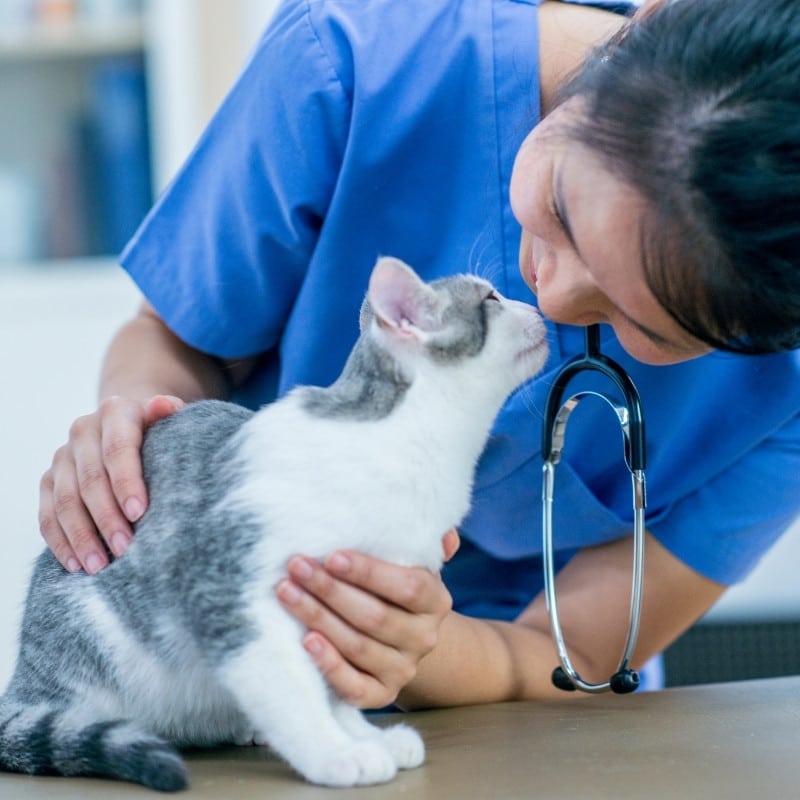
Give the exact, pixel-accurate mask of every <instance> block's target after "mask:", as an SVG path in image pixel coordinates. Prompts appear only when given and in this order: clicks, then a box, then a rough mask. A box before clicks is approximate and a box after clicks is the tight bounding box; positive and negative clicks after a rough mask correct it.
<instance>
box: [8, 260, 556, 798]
mask: <svg viewBox="0 0 800 800" xmlns="http://www.w3.org/2000/svg"><path fill="white" fill-rule="evenodd" d="M359 324H360V329H361V334H360V336H359V339H358V341H357V343H356V345H355V347H354V349H353V351H352V352H351V354H350V356H349V358H348V360H347V363H346V365H345V367H344V370H343V372H342V374H341V376H340V377H339V378H338V379H337V380H336V381H335V382H334V383H333V384H332V385H331V386H330V387H328V388H319V387H311V386H303V387H298V388H296V389H294V390H293V391H291V392H289V393H288V394H287V395H286V396H285V397H284V398H282V399H280V400H278V401H276V402H274V403H272V404H269V405H266V406H264V407H263V408H261V409H260V410H258V411H256V412H252V411H250V410H247V409H245V408H243V407H240V406H237V405H234V404H232V403H226V402H222V401H213V400H207V401H199V402H196V403H192V404H189V405H187V406H186V407H185V408H184V409H183V410H181V411H179V412H177V413H175V414H174V415H172V416H170V417H168V418H166V419H164V420H161V421H160V422H158V423H156V424H155V425H154V426H152V428H150V429H149V431H148V432H147V434H146V437H145V443H144V446H143V451H142V458H143V464H144V471H145V478H146V481H147V484H148V487H149V492H150V505H149V508H148V510H147V512H146V514H145V515H144V517H143V518H142V519H141V521H140V522H139V523H138V524H137V527H136V535H135V537H134V540H133V542H132V543H131V545H130V547H129V549H128V550H127V552H126V553H125V555H124V556H122V557H121V558H118V559H116V560H115V561H113V562H112V563H111V564H110V565H109V566H108V567H107V568H106V569H104V570H103V571H101V572H100V573H98V574H96V575H94V576H89V575H87V574H85V573H75V574H70V573H67V572H66V571H65V570H64V569H62V567H61V566H60V565H59V564H58V562H57V561H56V560H55V558H54V557H53V555H52V554H51V552H50V551H49V550H48V551H45V552H44V553H42V555H41V556H40V557H39V559H38V561H37V562H36V565H35V567H34V573H33V577H32V580H31V585H30V589H29V592H28V598H27V602H26V608H25V611H24V616H23V621H22V626H21V633H20V649H19V655H18V658H17V664H16V669H15V672H14V674H13V676H12V678H11V681H10V683H9V686H8V688H7V690H6V693H5V695H4V696H3V697H2V698H1V699H0V768H2V769H4V770H6V771H14V772H24V773H33V774H40V775H41V774H48V775H53V774H55V775H93V776H106V777H113V778H117V779H121V780H127V781H133V782H137V783H141V784H144V785H145V786H147V787H150V788H152V789H157V790H162V791H174V790H178V789H182V788H184V787H186V786H187V785H188V778H187V771H186V767H185V764H184V763H183V760H182V759H181V756H180V754H179V748H181V747H190V746H212V745H217V744H221V743H228V742H239V743H245V742H248V741H252V740H255V741H258V742H266V743H268V744H269V746H270V747H271V748H272V749H273V750H274V751H275V752H276V753H277V754H278V755H279V756H280V757H282V758H283V759H284V760H285V761H287V762H288V763H289V765H290V766H291V767H293V768H294V770H296V771H297V772H298V773H299V774H300V775H301V776H303V777H304V778H305V779H306V780H308V781H310V782H313V783H318V784H323V785H328V786H352V785H356V784H371V783H378V782H383V781H387V780H390V779H391V778H392V777H393V776H394V775H395V774H396V772H397V770H398V769H404V768H411V767H415V766H418V765H420V764H421V763H422V762H423V761H424V755H425V750H424V744H423V741H422V738H421V737H420V735H419V734H418V732H417V731H416V730H414V729H413V728H412V727H410V726H408V725H405V724H402V723H400V724H396V725H393V726H391V727H385V728H382V727H378V726H376V725H374V724H372V723H370V722H368V721H367V719H366V718H365V717H364V715H363V714H362V713H361V712H360V711H359V710H358V709H356V708H355V707H353V706H351V705H349V704H347V703H345V702H344V701H342V700H341V699H339V698H338V697H336V696H335V695H334V693H333V692H332V691H331V690H330V689H329V688H328V687H327V685H326V683H325V681H324V679H323V677H322V676H321V674H320V672H319V671H318V669H317V667H316V666H315V665H314V663H313V662H312V660H311V659H310V657H309V656H308V654H307V653H306V652H305V650H304V649H303V647H302V644H301V639H302V636H303V629H302V627H301V626H300V624H299V623H298V622H297V621H296V620H294V619H293V618H292V617H291V616H290V615H289V614H288V613H287V612H286V611H285V610H284V609H283V608H282V607H281V606H280V605H279V603H278V601H277V598H276V595H275V586H276V584H277V583H278V582H279V581H280V579H281V578H282V577H284V575H285V570H286V563H287V560H288V559H289V558H290V557H291V556H292V555H293V554H296V553H303V554H306V555H308V556H310V557H314V558H320V559H322V558H324V557H325V556H326V554H328V553H330V552H332V551H333V550H335V549H339V548H350V549H356V550H360V551H363V552H365V553H369V554H372V555H373V556H376V557H379V558H381V559H385V560H389V561H393V562H397V563H398V564H402V565H417V566H422V567H426V568H428V569H430V570H438V569H439V568H440V567H441V564H442V558H443V554H442V541H441V540H442V536H443V534H444V533H445V531H447V530H449V529H450V528H452V527H454V526H456V525H457V524H458V523H459V522H460V521H461V520H462V518H463V517H464V516H465V514H466V512H467V511H468V509H469V504H470V494H471V488H472V481H473V475H474V469H475V464H476V462H477V459H478V457H479V455H480V452H481V450H482V449H483V447H484V445H485V443H486V440H487V438H488V435H489V431H490V428H491V425H492V422H493V420H494V418H495V416H496V414H497V412H498V411H499V409H500V407H501V405H502V404H503V402H504V400H505V399H506V397H507V396H508V395H509V394H510V393H511V392H512V391H513V390H515V389H516V388H517V387H518V386H520V385H521V384H522V383H524V382H525V381H526V380H527V379H529V378H530V377H532V376H533V375H534V374H535V373H536V372H538V371H539V370H540V369H541V367H542V366H543V364H544V361H545V358H546V354H547V345H546V342H545V331H544V325H543V323H542V320H541V317H540V316H539V315H538V313H537V311H536V310H535V309H534V308H533V307H532V306H530V305H527V304H525V303H521V302H518V301H513V300H509V299H506V298H504V297H502V296H501V295H500V294H498V293H497V291H496V290H495V289H494V288H493V287H492V286H491V284H489V283H488V282H486V281H484V280H482V279H480V278H477V277H474V276H470V275H457V276H454V277H448V278H442V279H439V280H437V281H434V282H432V283H425V282H423V281H422V280H421V279H420V278H419V277H418V276H417V274H416V273H415V272H414V271H413V270H412V269H411V268H410V267H409V266H407V265H406V264H404V263H403V262H402V261H399V260H397V259H393V258H388V257H384V258H380V259H378V261H377V263H376V265H375V267H374V269H373V271H372V274H371V277H370V280H369V288H368V291H367V296H366V298H365V301H364V303H363V305H362V310H361V315H360V320H359Z"/></svg>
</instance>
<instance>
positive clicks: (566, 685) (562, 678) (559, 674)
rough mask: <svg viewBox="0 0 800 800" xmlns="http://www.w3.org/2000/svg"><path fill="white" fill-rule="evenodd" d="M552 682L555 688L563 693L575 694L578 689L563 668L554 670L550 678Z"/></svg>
mask: <svg viewBox="0 0 800 800" xmlns="http://www.w3.org/2000/svg"><path fill="white" fill-rule="evenodd" d="M550 680H551V681H553V686H555V687H556V689H561V691H562V692H574V691H575V689H576V688H577V687H576V686H575V684H574V683H573V682H572V681H571V680H570V679H569V676H568V675H567V673H566V672H564V668H563V667H556V668H555V669H554V670H553V674H552V675H551V676H550Z"/></svg>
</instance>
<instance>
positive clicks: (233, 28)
mask: <svg viewBox="0 0 800 800" xmlns="http://www.w3.org/2000/svg"><path fill="white" fill-rule="evenodd" d="M276 5H277V0H161V2H158V1H157V0H0V109H2V112H0V113H1V114H2V116H1V117H0V119H2V123H1V124H0V375H1V376H2V382H0V387H1V390H0V541H2V547H3V555H2V558H0V687H2V686H4V685H5V683H6V681H7V680H8V678H9V677H10V674H11V671H12V668H13V663H14V657H15V651H16V643H15V639H16V630H17V625H18V621H19V614H20V610H21V605H22V602H23V600H24V592H25V586H26V584H27V580H28V575H29V571H30V565H31V562H32V560H33V558H34V557H35V556H36V554H37V553H38V552H39V550H40V549H41V546H42V544H41V539H40V537H39V534H38V530H37V528H38V524H37V519H36V515H37V506H38V482H39V478H40V476H41V474H42V472H43V471H44V470H45V469H46V468H47V466H48V465H49V463H50V460H51V458H52V454H53V452H54V451H55V449H56V448H57V447H58V446H59V445H60V444H62V442H63V441H64V440H65V438H66V436H67V432H68V428H69V425H70V423H71V422H72V421H73V420H74V419H75V418H76V417H78V416H79V415H81V414H85V413H88V412H90V411H92V410H93V409H94V408H95V405H96V401H95V391H96V382H97V374H98V369H99V363H100V359H101V358H102V354H103V351H104V348H105V346H106V343H107V342H108V340H109V338H110V336H111V334H112V332H113V331H114V330H115V329H116V328H117V327H118V325H119V324H120V322H121V320H123V319H124V318H125V317H126V316H128V315H130V313H131V312H132V311H133V310H134V308H135V306H136V302H137V294H136V291H135V290H134V288H133V286H132V284H131V283H130V282H129V280H128V279H127V277H126V276H125V275H124V274H123V273H122V271H121V270H120V269H119V268H117V267H116V266H115V257H116V255H117V254H118V253H119V252H120V250H121V249H122V247H123V245H124V244H125V242H126V241H127V239H128V237H129V236H130V235H131V234H132V233H133V231H134V230H135V228H136V226H137V225H138V223H139V222H140V220H141V219H142V217H143V216H144V214H145V213H146V211H147V210H148V208H149V207H150V205H151V203H152V201H153V199H154V197H155V196H156V195H157V194H158V192H159V191H160V190H161V189H162V188H163V187H164V186H165V184H166V183H167V182H168V181H169V179H170V178H171V176H172V175H173V174H174V172H175V170H176V169H177V167H178V166H179V165H180V163H181V162H182V160H183V159H184V158H185V156H186V155H187V153H188V152H189V150H190V149H191V148H192V146H193V144H194V142H195V141H196V139H197V137H198V135H199V133H200V132H201V130H202V128H203V126H204V124H205V123H206V121H207V120H208V118H209V117H210V115H211V114H212V113H213V111H214V109H215V108H216V106H217V104H218V103H219V102H220V100H221V99H222V97H223V95H224V93H225V91H226V89H227V88H228V86H229V85H230V83H231V82H232V80H233V79H234V77H235V76H236V74H237V72H238V70H239V69H240V68H241V66H242V64H243V62H244V60H245V59H246V57H247V54H248V52H249V51H250V50H251V48H252V47H253V45H254V44H255V41H256V39H257V38H258V36H259V34H260V32H261V31H262V30H263V27H264V25H265V24H266V22H267V21H268V19H269V17H270V16H271V14H272V13H273V12H274V8H275V6H276ZM532 513H533V511H532ZM799 555H800V529H798V530H795V531H793V532H792V534H791V535H789V536H787V537H785V539H784V540H783V541H782V542H781V544H780V545H779V546H778V547H777V548H776V549H775V550H773V552H772V553H770V554H769V556H768V557H767V558H766V559H765V560H764V562H763V563H762V565H761V566H760V567H759V569H758V570H757V572H756V573H755V574H754V575H753V576H752V578H751V579H750V580H749V581H748V582H747V583H746V584H744V585H742V586H740V587H737V588H736V589H734V590H733V591H731V592H730V593H729V594H728V596H726V598H725V599H724V600H723V602H722V603H721V604H720V605H719V606H718V608H717V609H715V610H714V611H713V612H712V614H710V615H709V617H708V618H707V619H706V620H704V621H703V623H704V624H702V625H699V626H696V628H695V629H694V630H693V631H691V632H690V634H689V635H688V636H687V637H684V639H683V640H682V641H681V642H680V643H679V644H678V646H676V647H675V648H673V649H672V650H671V652H670V653H668V658H667V666H668V679H669V680H670V681H671V682H672V683H683V682H696V681H703V680H715V679H727V678H735V677H754V676H756V675H761V674H786V673H788V672H799V671H800V657H798V652H799V651H798V648H797V644H796V643H797V642H798V641H800V636H798V622H797V620H800V582H798V581H797V579H796V577H795V569H796V566H795V565H797V564H800V558H798V556H799ZM670 673H671V675H670Z"/></svg>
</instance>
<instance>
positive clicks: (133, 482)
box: [39, 395, 184, 574]
mask: <svg viewBox="0 0 800 800" xmlns="http://www.w3.org/2000/svg"><path fill="white" fill-rule="evenodd" d="M183 405H184V403H183V401H182V400H180V399H179V398H177V397H172V396H170V395H157V396H156V397H153V398H151V399H150V400H149V401H147V402H146V403H139V402H136V401H134V400H129V399H127V398H124V397H109V398H108V399H106V400H104V401H103V402H102V403H101V404H100V407H99V409H98V410H97V411H95V412H94V413H93V414H88V415H86V416H84V417H80V418H78V419H77V420H75V422H74V423H73V424H72V427H71V428H70V433H69V440H68V441H67V443H66V444H65V445H63V446H62V447H60V448H59V449H58V450H57V451H56V453H55V456H54V457H53V463H52V464H51V466H50V468H49V469H48V470H47V472H45V473H44V475H43V476H42V479H41V482H40V484H39V529H40V530H41V533H42V536H43V537H44V540H45V541H46V542H47V544H48V546H49V547H50V549H51V550H52V551H53V553H54V554H55V556H56V558H57V559H58V560H59V561H60V562H61V564H62V565H63V566H64V567H65V568H66V569H68V570H70V571H71V572H77V571H78V570H79V569H81V568H83V569H85V570H86V571H87V572H89V573H92V574H93V573H95V572H98V571H99V570H101V569H102V568H103V567H104V566H106V565H107V564H108V558H109V557H108V552H109V551H110V552H111V553H112V554H113V555H115V556H120V555H122V553H123V552H124V551H125V549H126V548H127V546H128V544H129V543H130V541H131V539H132V537H133V528H132V525H131V523H133V522H136V521H137V520H138V519H139V518H140V517H141V516H142V514H144V511H145V508H146V507H147V492H146V489H145V485H144V480H143V478H142V459H141V447H142V440H143V438H144V432H145V430H146V429H147V428H148V427H149V426H150V425H152V424H153V423H154V422H156V421H157V420H159V419H161V418H163V417H166V416H169V415H170V414H172V413H173V412H175V411H177V410H178V409H180V408H181V407H183Z"/></svg>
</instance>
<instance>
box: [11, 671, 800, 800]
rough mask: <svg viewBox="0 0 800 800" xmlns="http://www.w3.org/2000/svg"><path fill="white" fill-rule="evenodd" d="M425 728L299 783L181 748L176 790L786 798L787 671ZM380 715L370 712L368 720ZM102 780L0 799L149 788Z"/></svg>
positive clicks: (472, 712)
mask: <svg viewBox="0 0 800 800" xmlns="http://www.w3.org/2000/svg"><path fill="white" fill-rule="evenodd" d="M404 716H405V719H406V720H407V721H408V722H410V723H412V724H413V725H415V726H416V727H417V728H418V730H420V731H421V733H422V734H423V736H424V737H425V741H426V744H427V751H428V755H427V761H426V763H425V765H424V766H422V767H420V768H419V769H415V770H410V771H407V772H402V773H400V775H399V776H398V777H397V778H396V779H395V780H394V781H392V782H390V783H388V784H384V785H382V786H375V787H365V788H359V789H347V790H344V789H326V788H320V787H316V786H311V785H308V784H305V783H303V782H302V781H301V780H300V779H299V778H297V777H296V776H295V775H294V774H293V773H292V772H291V771H290V770H289V769H288V768H287V767H286V766H285V765H284V764H282V763H281V762H279V761H278V760H277V759H275V758H274V757H273V756H271V755H270V753H269V751H267V750H264V749H262V748H224V749H220V750H213V751H208V752H201V753H192V754H190V755H188V756H187V762H188V764H189V770H190V775H191V788H190V789H189V790H188V791H187V792H185V793H183V794H182V795H178V796H181V797H186V798H187V800H195V799H196V798H197V799H199V798H214V800H229V799H230V800H234V799H239V798H241V800H250V798H253V799H254V798H259V799H262V798H270V799H271V800H272V799H273V798H277V799H278V800H284V799H285V800H320V799H321V798H332V797H341V796H346V797H357V798H358V800H384V799H386V798H414V800H418V799H422V798H428V797H430V798H432V799H433V798H436V800H450V798H452V800H495V799H500V798H503V799H508V800H510V799H511V798H520V799H522V798H525V800H531V799H533V798H536V800H538V799H539V798H542V799H544V798H568V800H580V798H587V799H589V798H590V799H591V800H603V798H614V800H623V799H624V798H631V800H633V798H635V799H636V800H643V799H644V798H646V799H647V800H652V799H654V798H681V800H683V799H684V798H702V800H716V798H720V800H721V799H722V798H725V800H731V799H735V798H756V799H757V800H783V798H795V797H800V677H792V678H773V679H769V680H759V681H746V682H741V683H727V684H716V685H707V686H697V687H685V688H677V689H667V690H665V691H662V692H653V693H643V694H634V695H628V696H625V697H617V696H614V695H602V696H594V697H581V698H570V699H567V700H565V701H562V702H550V703H508V704H500V705H488V706H473V707H468V708H456V709H447V710H441V711H424V712H416V713H413V714H408V715H404ZM379 719H382V718H379ZM155 794H156V793H153V792H150V791H148V790H146V789H144V788H142V787H140V786H135V785H128V784H122V783H115V782H111V781H104V780H96V779H91V780H84V779H73V778H31V777H26V776H17V775H5V774H2V775H0V798H2V800H101V799H102V800H117V798H135V797H144V796H154V795H155Z"/></svg>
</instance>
